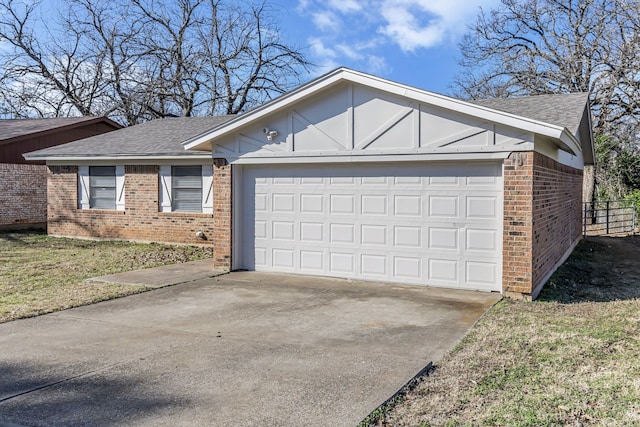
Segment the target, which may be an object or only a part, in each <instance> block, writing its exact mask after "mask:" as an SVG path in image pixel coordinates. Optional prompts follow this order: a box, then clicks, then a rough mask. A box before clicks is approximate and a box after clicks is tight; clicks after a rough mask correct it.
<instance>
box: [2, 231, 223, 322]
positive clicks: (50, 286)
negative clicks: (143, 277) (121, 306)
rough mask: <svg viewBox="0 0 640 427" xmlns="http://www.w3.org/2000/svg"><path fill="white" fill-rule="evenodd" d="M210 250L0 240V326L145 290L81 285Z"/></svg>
mask: <svg viewBox="0 0 640 427" xmlns="http://www.w3.org/2000/svg"><path fill="white" fill-rule="evenodd" d="M211 255H212V254H211V248H204V247H197V246H177V245H176V246H174V245H162V244H141V243H128V242H110V241H92V240H79V239H63V238H56V237H48V236H46V235H43V234H41V233H33V232H31V233H29V232H24V233H6V234H0V322H6V321H9V320H13V319H18V318H21V317H30V316H36V315H39V314H43V313H49V312H52V311H57V310H62V309H65V308H69V307H75V306H79V305H84V304H90V303H93V302H97V301H102V300H106V299H111V298H116V297H120V296H124V295H130V294H133V293H138V292H142V291H145V290H147V289H146V288H145V287H144V286H124V285H113V284H102V283H86V282H85V279H88V278H90V277H95V276H101V275H105V274H112V273H120V272H123V271H130V270H137V269H140V268H147V267H156V266H159V265H166V264H172V263H177V262H185V261H191V260H196V259H203V258H207V257H211Z"/></svg>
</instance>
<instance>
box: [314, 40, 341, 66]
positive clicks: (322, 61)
mask: <svg viewBox="0 0 640 427" xmlns="http://www.w3.org/2000/svg"><path fill="white" fill-rule="evenodd" d="M309 46H310V48H311V54H312V55H313V58H314V62H315V63H316V65H317V71H318V74H324V73H326V72H328V71H331V70H333V69H335V68H338V67H339V66H340V63H339V62H338V61H337V57H338V53H337V52H336V51H335V50H334V49H331V48H330V47H327V46H325V44H324V43H323V42H322V40H320V39H319V38H310V39H309Z"/></svg>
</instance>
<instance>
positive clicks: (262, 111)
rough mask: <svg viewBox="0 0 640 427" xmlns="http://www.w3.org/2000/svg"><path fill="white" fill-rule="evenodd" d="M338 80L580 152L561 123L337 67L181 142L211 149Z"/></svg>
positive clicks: (202, 148)
mask: <svg viewBox="0 0 640 427" xmlns="http://www.w3.org/2000/svg"><path fill="white" fill-rule="evenodd" d="M340 82H351V83H355V84H360V85H363V86H366V87H370V88H374V89H378V90H381V91H384V92H387V93H390V94H394V95H397V96H401V97H404V98H409V99H411V100H413V101H414V102H417V103H424V104H428V105H432V106H435V107H440V108H444V109H447V110H451V111H455V112H458V113H461V114H465V115H469V116H472V117H476V118H479V119H482V120H486V121H490V122H494V123H498V124H502V125H505V126H509V127H513V128H517V129H522V130H525V131H528V132H532V133H536V134H540V135H545V136H547V137H550V138H553V139H555V140H556V141H558V142H559V146H560V148H561V149H563V150H566V151H568V152H570V153H572V154H575V155H578V154H579V153H581V147H580V144H579V143H578V141H577V140H576V139H575V137H574V136H573V135H571V133H570V132H569V131H568V130H567V129H566V128H563V127H560V126H556V125H552V124H549V123H544V122H540V121H537V120H533V119H529V118H525V117H520V116H516V115H513V114H509V113H504V112H501V111H497V110H492V109H490V108H487V107H482V106H479V105H475V104H470V103H468V102H464V101H460V100H457V99H453V98H450V97H447V96H444V95H440V94H436V93H432V92H427V91H424V90H421V89H417V88H413V87H411V86H406V85H402V84H400V83H395V82H392V81H389V80H385V79H381V78H379V77H375V76H371V75H368V74H364V73H360V72H357V71H353V70H349V69H347V68H339V69H337V70H335V71H333V72H331V73H329V74H326V75H324V76H322V77H320V78H318V79H316V80H314V81H312V82H310V83H308V84H306V85H304V86H302V87H300V88H298V89H297V90H294V91H292V92H290V93H288V94H285V95H283V96H281V97H279V98H277V99H275V100H273V101H271V102H268V103H266V104H264V105H263V106H261V107H259V108H256V109H255V110H253V111H250V112H248V113H246V114H243V115H241V116H238V118H236V119H232V120H231V121H229V122H227V123H225V124H224V125H222V126H219V127H217V128H216V129H214V130H212V131H209V132H206V133H204V134H202V135H200V136H197V137H194V138H191V139H189V140H187V141H185V142H184V143H183V146H184V147H185V149H186V150H208V149H211V148H212V147H211V141H212V140H214V139H217V138H221V137H224V136H228V135H230V134H232V133H234V132H237V131H238V130H239V129H240V128H241V127H243V126H245V125H248V124H250V123H253V122H254V121H256V120H258V119H260V118H262V117H264V116H266V115H269V114H272V113H276V112H279V111H282V110H284V109H286V108H287V107H289V106H291V105H292V104H294V103H296V102H298V101H300V100H303V99H306V98H308V97H310V96H311V95H313V94H315V93H317V92H319V91H321V90H323V89H326V88H329V87H331V86H334V85H336V84H338V83H340Z"/></svg>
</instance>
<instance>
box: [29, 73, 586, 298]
mask: <svg viewBox="0 0 640 427" xmlns="http://www.w3.org/2000/svg"><path fill="white" fill-rule="evenodd" d="M588 105H589V104H588V95H587V94H583V93H579V94H570V95H543V96H536V97H523V98H514V99H502V100H487V101H479V102H474V103H470V102H465V101H460V100H457V99H453V98H449V97H446V96H442V95H438V94H434V93H431V92H427V91H423V90H421V89H417V88H414V87H409V86H406V85H402V84H398V83H394V82H391V81H387V80H384V79H380V78H377V77H374V76H371V75H367V74H363V73H360V72H356V71H352V70H349V69H345V68H341V69H338V70H335V71H333V72H331V73H329V74H327V75H324V76H322V77H320V78H318V79H316V80H314V81H312V82H310V83H308V84H306V85H304V86H301V87H300V88H298V89H296V90H294V91H292V92H290V93H288V94H285V95H283V96H281V97H279V98H277V99H275V100H273V101H271V102H269V103H267V104H264V105H263V106H261V107H259V108H257V109H255V110H252V111H250V112H248V113H245V114H243V115H240V116H234V117H209V118H182V119H164V120H156V121H153V122H150V123H146V124H143V125H138V126H135V127H133V128H128V129H123V130H120V131H117V132H114V133H111V134H108V135H101V136H97V137H92V138H89V139H86V140H83V141H78V142H75V143H70V144H67V145H64V146H60V147H55V148H52V149H47V150H41V151H38V152H35V153H31V154H29V155H27V158H29V159H34V160H35V159H40V160H46V161H47V165H48V166H49V218H48V221H49V232H50V233H51V234H55V235H66V236H84V237H108V238H121V239H136V240H153V241H167V242H182V243H193V242H197V241H201V242H202V240H198V239H200V238H201V236H204V238H206V239H207V240H206V242H207V243H208V244H211V245H213V250H214V259H213V265H214V266H215V267H217V268H223V269H228V270H234V269H247V270H258V271H272V272H287V273H296V274H309V275H320V276H332V277H341V278H349V279H362V280H378V281H385V282H400V283H408V284H419V285H430V286H441V287H449V288H460V289H476V290H484V291H498V292H502V293H503V294H505V295H509V296H513V297H518V298H525V299H532V298H535V297H536V296H537V295H538V293H539V292H540V290H541V288H542V286H543V284H544V283H545V281H546V280H547V279H548V277H549V276H550V275H551V274H552V273H553V271H554V270H555V269H556V268H557V267H558V266H559V265H560V264H561V263H562V262H563V261H564V259H566V257H567V256H568V255H569V254H570V253H571V251H572V250H573V248H574V247H575V245H576V244H577V243H578V241H579V240H580V237H581V233H580V231H581V210H580V202H581V200H582V170H583V168H584V165H585V164H591V163H593V141H592V135H591V121H590V110H589V107H588ZM199 236H200V237H199Z"/></svg>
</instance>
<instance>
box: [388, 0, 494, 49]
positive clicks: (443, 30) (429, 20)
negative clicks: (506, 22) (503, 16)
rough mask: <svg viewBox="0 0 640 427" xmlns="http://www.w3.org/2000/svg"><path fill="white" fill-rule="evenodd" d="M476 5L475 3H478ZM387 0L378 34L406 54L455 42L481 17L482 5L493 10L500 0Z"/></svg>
mask: <svg viewBox="0 0 640 427" xmlns="http://www.w3.org/2000/svg"><path fill="white" fill-rule="evenodd" d="M474 3H475V4H474ZM474 3H470V2H469V1H468V0H384V1H383V2H382V4H381V8H380V13H381V16H382V17H383V19H384V21H385V22H384V23H383V24H382V25H381V26H380V27H379V29H378V31H379V32H380V33H381V34H384V35H386V36H387V37H389V39H390V40H391V41H392V42H394V43H396V44H397V45H398V46H400V49H402V50H403V51H404V52H413V51H415V50H416V49H420V48H430V47H434V46H438V45H440V44H443V43H445V42H450V41H455V40H456V39H457V38H458V37H459V36H460V34H462V33H463V32H464V31H465V30H466V25H467V24H469V23H471V22H472V21H473V19H474V18H475V16H476V15H477V14H478V11H479V6H483V7H488V8H490V7H492V6H494V5H496V4H497V3H498V0H484V1H483V0H476V1H475V2H474Z"/></svg>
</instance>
